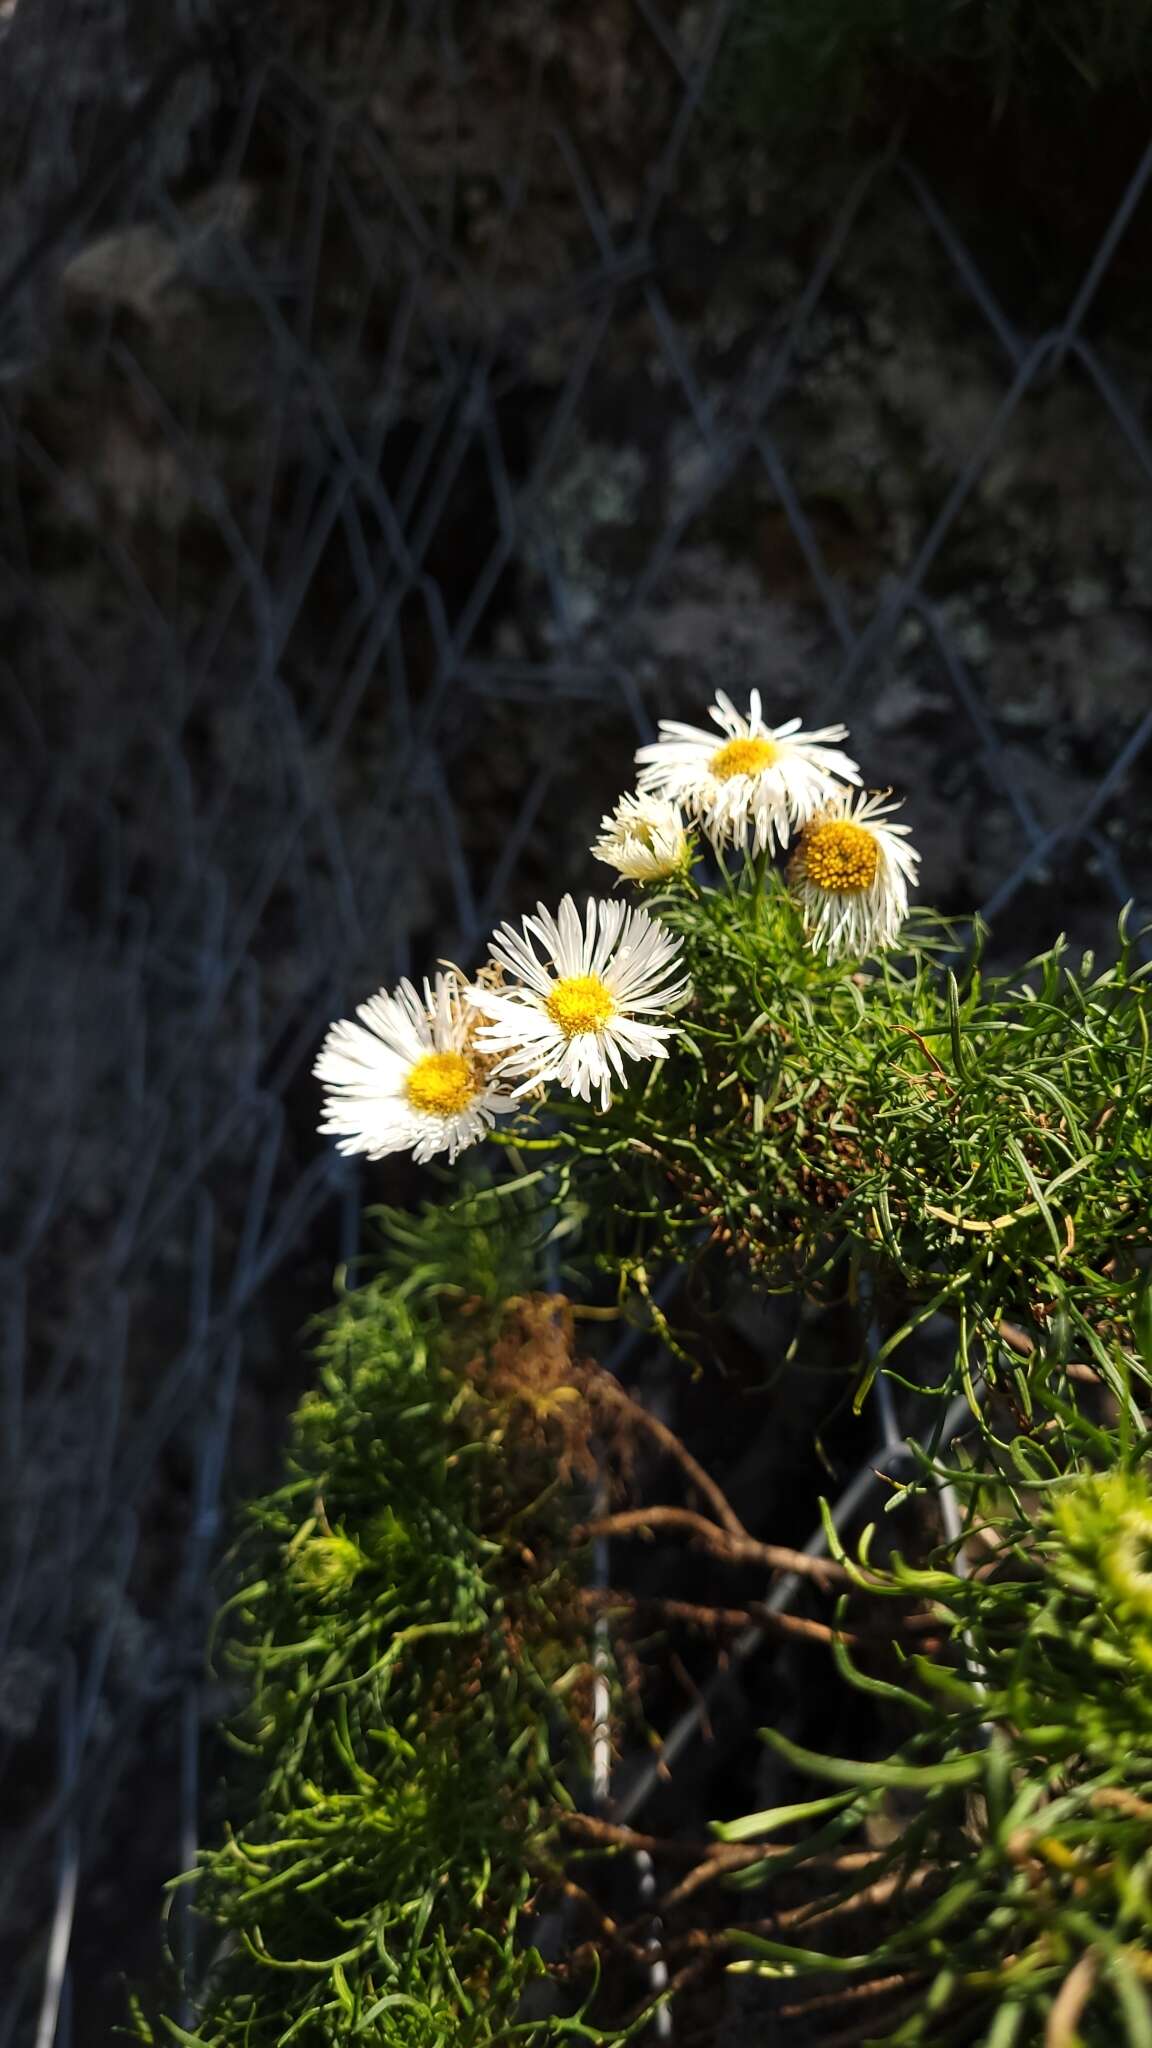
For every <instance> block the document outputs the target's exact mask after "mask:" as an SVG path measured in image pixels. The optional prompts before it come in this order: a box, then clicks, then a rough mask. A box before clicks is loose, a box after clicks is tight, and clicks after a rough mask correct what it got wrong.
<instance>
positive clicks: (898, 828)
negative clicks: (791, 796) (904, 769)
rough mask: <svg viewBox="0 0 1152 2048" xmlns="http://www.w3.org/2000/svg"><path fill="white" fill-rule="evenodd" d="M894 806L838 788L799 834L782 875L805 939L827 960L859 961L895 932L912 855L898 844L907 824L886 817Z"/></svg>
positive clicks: (915, 857) (890, 942)
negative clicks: (789, 887)
mask: <svg viewBox="0 0 1152 2048" xmlns="http://www.w3.org/2000/svg"><path fill="white" fill-rule="evenodd" d="M885 794H886V793H885ZM898 808H899V806H898V805H897V804H890V803H886V802H885V800H884V796H883V795H867V794H864V793H863V792H855V793H854V792H852V791H850V790H844V791H843V792H842V793H841V794H840V795H838V796H836V797H834V798H833V799H832V801H831V802H830V803H828V804H826V805H825V806H824V807H823V809H822V810H820V811H819V812H818V813H817V815H816V816H815V817H813V818H812V819H811V820H810V821H809V823H808V824H807V825H806V826H805V827H804V830H803V831H802V832H801V834H800V837H799V839H798V841H797V843H796V849H795V852H794V853H793V855H792V858H791V860H790V862H789V864H788V878H789V881H790V882H791V884H792V889H793V892H794V894H795V896H796V899H797V901H798V903H799V905H800V909H801V912H802V913H803V917H804V922H805V924H806V925H807V927H808V933H809V937H810V938H811V941H812V944H813V945H814V946H816V947H817V948H818V949H819V951H820V952H822V953H825V954H826V955H827V957H828V958H829V959H830V960H835V959H838V958H841V957H843V956H844V955H847V956H849V957H850V958H852V959H856V960H863V959H865V958H866V957H867V956H868V955H869V954H870V953H876V952H880V951H881V950H882V949H883V948H884V947H887V946H894V945H895V943H896V940H897V939H898V937H899V935H900V927H901V925H902V924H903V922H904V919H905V918H906V917H907V915H908V889H909V885H910V884H914V883H915V880H916V874H917V870H918V868H919V865H920V856H919V854H918V853H916V852H915V850H914V849H913V848H912V847H911V846H908V845H906V844H905V841H906V839H907V837H908V832H909V827H908V826H907V825H893V824H892V823H891V822H890V816H891V813H892V812H893V811H894V810H897V809H898Z"/></svg>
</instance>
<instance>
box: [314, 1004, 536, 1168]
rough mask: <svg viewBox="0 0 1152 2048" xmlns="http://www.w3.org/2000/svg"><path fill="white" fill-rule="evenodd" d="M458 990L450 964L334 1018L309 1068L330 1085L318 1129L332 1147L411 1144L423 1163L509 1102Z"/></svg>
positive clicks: (485, 1125)
mask: <svg viewBox="0 0 1152 2048" xmlns="http://www.w3.org/2000/svg"><path fill="white" fill-rule="evenodd" d="M464 993H465V991H464V984H463V982H462V980H461V978H460V976H459V975H458V974H457V973H456V972H455V970H451V971H449V972H448V973H446V974H438V975H437V976H436V980H435V982H434V983H429V982H427V981H425V983H424V989H423V994H420V993H419V992H418V991H417V990H416V988H414V986H413V984H412V983H411V982H410V981H402V982H401V983H400V986H399V987H398V988H397V989H396V990H395V991H394V992H393V993H392V994H389V993H388V992H387V991H386V990H385V989H380V990H379V991H378V993H377V994H376V995H374V996H370V997H369V998H368V1001H367V1002H366V1003H361V1004H360V1006H359V1008H358V1009H357V1012H356V1015H357V1016H358V1017H359V1018H360V1020H361V1021H360V1022H359V1023H358V1024H354V1023H352V1022H351V1021H350V1019H348V1018H342V1019H341V1020H340V1022H339V1023H337V1024H333V1026H332V1028H331V1030H330V1031H329V1033H328V1036H327V1038H326V1039H325V1041H324V1045H323V1047H322V1049H321V1052H320V1057H319V1059H318V1060H317V1062H316V1065H315V1067H314V1068H313V1072H314V1073H315V1074H316V1076H317V1078H318V1079H319V1080H321V1081H323V1082H324V1084H325V1087H326V1091H327V1092H326V1094H325V1098H324V1121H323V1123H322V1124H321V1126H320V1129H321V1130H322V1131H324V1132H326V1133H329V1134H330V1135H333V1136H335V1137H336V1138H337V1140H338V1144H337V1149H338V1151H340V1152H344V1153H354V1152H364V1153H367V1155H368V1157H369V1159H383V1158H384V1157H385V1155H386V1154H387V1153H389V1152H411V1154H412V1156H413V1158H414V1159H415V1160H416V1161H417V1162H418V1163H419V1164H421V1165H423V1164H424V1163H425V1162H426V1161H427V1160H429V1159H432V1158H434V1157H435V1155H436V1153H438V1152H446V1153H447V1154H448V1159H449V1163H451V1162H452V1161H453V1160H454V1159H455V1158H456V1157H457V1155H458V1153H460V1152H463V1151H465V1150H466V1149H467V1147H468V1146H469V1145H474V1144H476V1142H477V1140H478V1139H480V1138H483V1137H484V1136H485V1134H486V1133H487V1132H488V1131H489V1130H490V1129H491V1128H492V1125H493V1123H494V1121H495V1119H496V1117H497V1116H499V1115H500V1114H501V1113H503V1112H507V1111H508V1110H510V1109H511V1107H512V1103H511V1100H510V1098H509V1096H508V1094H507V1093H506V1091H504V1090H503V1089H501V1088H500V1087H499V1086H498V1085H497V1084H496V1083H495V1082H494V1081H493V1080H492V1078H491V1076H490V1075H489V1073H488V1071H487V1067H486V1064H485V1062H484V1060H483V1058H482V1056H481V1055H480V1054H479V1053H478V1051H477V1048H476V1043H475V1017H474V1015H473V1012H472V1010H471V1008H470V1007H469V1005H468V1004H467V1003H466V1002H465V1000H464Z"/></svg>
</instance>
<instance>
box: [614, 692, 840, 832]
mask: <svg viewBox="0 0 1152 2048" xmlns="http://www.w3.org/2000/svg"><path fill="white" fill-rule="evenodd" d="M708 715H709V717H710V718H712V719H713V720H714V721H715V723H716V724H717V725H718V726H719V728H720V731H721V734H722V735H723V737H722V738H721V739H717V737H716V735H715V733H711V732H705V731H703V730H701V728H700V727H699V726H695V725H681V724H679V722H678V721H677V720H676V719H671V718H662V719H661V721H660V738H659V739H658V740H655V741H654V742H653V743H652V745H651V746H647V747H641V748H640V749H639V750H638V752H637V755H636V759H637V762H638V763H639V765H640V775H639V778H638V786H639V789H640V792H641V794H642V795H645V796H660V797H666V798H668V799H669V800H670V801H671V802H673V803H680V804H683V806H684V808H685V810H686V811H688V813H689V815H690V816H691V817H693V818H695V819H697V820H698V821H699V823H700V824H701V825H702V826H703V828H704V830H705V832H706V833H707V834H708V837H709V839H710V840H711V841H712V844H713V846H715V847H717V848H719V847H721V846H723V845H726V844H727V843H729V842H730V843H731V844H732V845H733V846H737V847H740V848H747V847H748V846H749V844H750V845H751V850H752V852H753V853H765V852H771V851H772V849H773V848H774V847H775V846H787V844H788V840H789V837H790V835H791V833H792V832H793V831H794V830H796V829H798V828H799V827H801V826H803V825H806V824H807V822H808V820H809V818H810V817H812V816H813V814H814V813H815V812H816V811H818V810H820V809H821V807H822V806H823V805H824V804H825V803H827V801H828V799H829V798H830V797H831V796H833V795H834V794H835V792H836V790H837V789H838V787H839V786H840V784H841V783H845V782H859V780H860V770H859V769H858V768H857V766H856V763H855V761H853V760H850V759H849V756H848V755H847V754H842V753H841V752H840V750H839V748H838V747H836V746H833V745H831V744H829V743H830V742H831V741H835V740H844V739H847V737H848V729H847V727H846V726H843V725H825V726H821V727H820V728H819V730H818V731H816V732H801V730H800V720H799V719H798V718H790V719H788V721H787V722H786V724H784V725H776V726H771V725H765V723H764V720H763V718H762V717H761V715H760V692H759V690H753V692H752V695H751V697H750V699H749V703H748V715H747V717H745V716H744V714H743V713H742V712H739V711H737V709H736V706H735V705H734V704H733V703H732V700H731V698H729V697H726V696H725V695H724V692H723V691H722V690H717V692H716V702H715V703H714V704H712V705H710V706H709V708H708Z"/></svg>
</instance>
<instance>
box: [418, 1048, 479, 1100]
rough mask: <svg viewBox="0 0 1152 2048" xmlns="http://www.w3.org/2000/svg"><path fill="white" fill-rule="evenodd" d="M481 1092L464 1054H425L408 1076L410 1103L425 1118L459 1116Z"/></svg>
mask: <svg viewBox="0 0 1152 2048" xmlns="http://www.w3.org/2000/svg"><path fill="white" fill-rule="evenodd" d="M479 1092H480V1091H479V1089H478V1088H477V1085H476V1076H475V1074H474V1073H473V1071H472V1067H471V1064H470V1063H469V1061H468V1060H466V1059H465V1057H464V1055H463V1053H462V1052H426V1053H425V1054H424V1057H423V1059H419V1060H417V1062H416V1064H415V1066H414V1067H413V1069H412V1071H411V1073H410V1074H409V1076H408V1100H409V1102H410V1103H411V1104H412V1107H413V1109H422V1110H423V1111H424V1113H425V1115H426V1116H456V1115H457V1114H458V1112H459V1111H460V1110H462V1109H467V1107H468V1104H469V1103H470V1102H471V1101H472V1098H473V1096H475V1095H478V1094H479Z"/></svg>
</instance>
